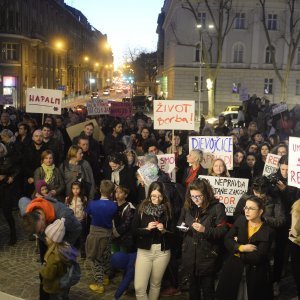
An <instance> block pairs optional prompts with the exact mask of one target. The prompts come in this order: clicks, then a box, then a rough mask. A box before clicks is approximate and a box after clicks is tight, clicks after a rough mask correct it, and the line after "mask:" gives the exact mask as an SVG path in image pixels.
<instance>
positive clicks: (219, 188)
mask: <svg viewBox="0 0 300 300" xmlns="http://www.w3.org/2000/svg"><path fill="white" fill-rule="evenodd" d="M199 178H203V179H206V180H208V181H209V183H210V185H211V186H212V188H213V190H214V193H215V196H216V198H217V199H219V201H220V202H222V203H223V204H224V205H225V211H226V215H227V216H232V215H233V213H234V211H235V208H236V205H237V203H238V201H239V200H240V198H241V197H242V195H244V194H245V193H247V191H248V184H249V179H244V178H231V177H216V176H202V175H201V176H199Z"/></svg>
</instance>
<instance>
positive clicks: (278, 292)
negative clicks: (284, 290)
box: [273, 282, 280, 297]
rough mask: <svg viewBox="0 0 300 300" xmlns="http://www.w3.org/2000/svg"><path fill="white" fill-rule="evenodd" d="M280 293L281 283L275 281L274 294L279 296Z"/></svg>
mask: <svg viewBox="0 0 300 300" xmlns="http://www.w3.org/2000/svg"><path fill="white" fill-rule="evenodd" d="M279 294H280V289H279V283H278V282H274V283H273V295H274V297H278V296H279Z"/></svg>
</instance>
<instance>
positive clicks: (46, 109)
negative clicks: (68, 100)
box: [26, 88, 63, 115]
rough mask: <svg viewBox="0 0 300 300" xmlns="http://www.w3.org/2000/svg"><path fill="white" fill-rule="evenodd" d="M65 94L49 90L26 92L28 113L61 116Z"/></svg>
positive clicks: (28, 90)
mask: <svg viewBox="0 0 300 300" xmlns="http://www.w3.org/2000/svg"><path fill="white" fill-rule="evenodd" d="M62 98H63V92H62V91H59V90H49V89H32V88H30V89H27V90H26V112H29V113H41V114H52V115H60V114H61V104H62Z"/></svg>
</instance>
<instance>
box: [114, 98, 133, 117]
mask: <svg viewBox="0 0 300 300" xmlns="http://www.w3.org/2000/svg"><path fill="white" fill-rule="evenodd" d="M110 105H111V106H110V115H111V116H113V117H119V118H127V117H131V116H132V103H129V102H124V103H123V102H115V101H111V102H110Z"/></svg>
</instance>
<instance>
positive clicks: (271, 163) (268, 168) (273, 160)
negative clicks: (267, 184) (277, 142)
mask: <svg viewBox="0 0 300 300" xmlns="http://www.w3.org/2000/svg"><path fill="white" fill-rule="evenodd" d="M280 158H281V156H280V155H276V154H272V153H269V154H268V156H267V159H266V163H265V166H264V170H263V175H264V176H269V175H271V174H273V173H275V172H277V170H278V169H279V165H278V163H279V160H280Z"/></svg>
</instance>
